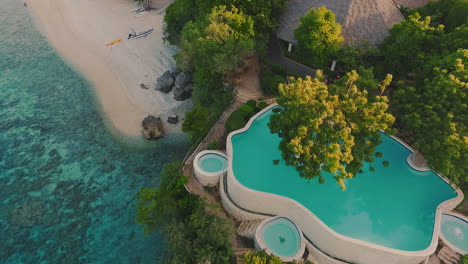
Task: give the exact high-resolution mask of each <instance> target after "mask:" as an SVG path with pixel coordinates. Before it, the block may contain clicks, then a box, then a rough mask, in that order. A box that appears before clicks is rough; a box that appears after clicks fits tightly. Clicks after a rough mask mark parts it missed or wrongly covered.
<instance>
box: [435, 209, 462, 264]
mask: <svg viewBox="0 0 468 264" xmlns="http://www.w3.org/2000/svg"><path fill="white" fill-rule="evenodd" d="M440 233H441V238H442V240H443V241H444V243H445V244H447V245H448V246H450V247H451V248H452V250H454V251H456V252H457V253H459V254H462V255H465V254H468V220H467V219H466V217H464V216H462V215H459V214H452V213H450V214H442V219H441V223H440ZM447 242H448V243H447Z"/></svg>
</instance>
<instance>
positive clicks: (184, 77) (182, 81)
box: [175, 72, 192, 88]
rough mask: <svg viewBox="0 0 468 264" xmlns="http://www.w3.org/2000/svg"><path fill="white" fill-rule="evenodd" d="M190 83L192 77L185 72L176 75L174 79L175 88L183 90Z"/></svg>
mask: <svg viewBox="0 0 468 264" xmlns="http://www.w3.org/2000/svg"><path fill="white" fill-rule="evenodd" d="M190 83H192V76H191V75H190V74H188V73H186V72H181V73H179V74H177V76H176V78H175V88H177V87H179V88H184V87H185V86H187V85H189V84H190Z"/></svg>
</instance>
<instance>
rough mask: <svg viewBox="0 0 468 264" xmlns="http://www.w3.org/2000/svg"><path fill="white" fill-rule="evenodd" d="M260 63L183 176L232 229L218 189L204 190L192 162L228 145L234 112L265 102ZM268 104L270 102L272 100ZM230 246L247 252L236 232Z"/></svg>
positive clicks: (241, 82)
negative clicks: (250, 103) (216, 145)
mask: <svg viewBox="0 0 468 264" xmlns="http://www.w3.org/2000/svg"><path fill="white" fill-rule="evenodd" d="M259 74H260V63H259V60H258V58H257V57H254V58H253V59H252V60H251V61H250V63H249V66H248V67H247V69H246V71H245V72H244V73H242V75H241V76H240V80H239V86H238V87H237V88H236V89H235V90H234V94H233V101H232V103H231V105H230V106H229V107H228V108H227V109H226V110H225V111H224V113H223V114H222V115H221V116H220V118H219V120H218V121H217V122H216V123H215V124H214V125H213V127H212V128H211V130H210V131H209V132H208V135H207V136H206V137H205V138H204V139H203V140H202V142H201V143H200V144H199V145H198V147H197V148H196V149H195V151H194V152H193V154H192V155H191V156H190V157H189V158H188V159H187V161H186V162H185V166H184V168H183V173H184V175H185V176H187V177H188V178H189V181H188V183H187V188H188V190H189V191H190V192H192V193H194V194H197V195H199V196H200V197H202V198H204V199H205V201H206V202H207V205H208V206H207V208H206V210H207V212H210V213H212V214H215V215H217V216H219V217H221V218H224V219H226V220H227V221H228V223H230V224H231V225H232V227H233V228H235V227H236V224H235V221H234V219H233V218H231V217H230V216H229V215H228V214H227V213H226V212H225V211H224V208H223V207H222V205H221V200H220V197H219V193H218V190H217V188H213V189H212V190H211V191H210V192H208V191H207V190H205V189H204V188H203V186H202V185H201V184H200V182H198V180H197V179H196V178H195V177H194V176H193V159H194V158H195V155H196V154H197V153H198V152H200V151H202V150H205V149H207V148H208V145H209V144H210V143H211V142H212V141H217V142H218V143H220V144H221V145H222V146H224V144H222V143H224V142H225V141H226V136H227V135H226V133H225V132H226V121H227V119H228V118H229V116H230V115H231V113H232V112H234V111H235V110H237V109H239V108H240V107H241V106H242V105H243V104H244V103H245V102H247V101H248V100H251V99H254V100H261V99H263V93H262V90H261V88H260V79H259ZM268 101H271V99H269V100H268ZM229 240H230V242H231V243H232V245H233V247H234V248H245V247H246V245H245V244H244V243H243V242H242V241H241V240H240V239H238V237H237V235H236V232H235V230H233V232H232V233H231V235H230V237H229Z"/></svg>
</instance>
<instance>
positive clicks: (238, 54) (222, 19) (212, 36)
mask: <svg viewBox="0 0 468 264" xmlns="http://www.w3.org/2000/svg"><path fill="white" fill-rule="evenodd" d="M253 35H254V31H253V20H252V18H250V17H249V16H247V15H245V14H244V13H242V12H240V11H239V10H238V9H237V8H235V7H231V8H230V10H228V9H227V7H226V6H217V7H214V8H213V9H212V10H211V13H210V14H208V15H207V17H206V19H204V20H202V21H199V22H192V21H189V22H188V23H187V24H186V25H185V27H184V30H183V32H182V41H181V43H180V48H181V51H180V53H179V54H177V56H176V60H177V65H178V66H179V67H180V68H181V69H183V70H191V69H209V70H210V71H211V72H212V73H217V74H226V73H229V72H232V71H234V70H235V69H236V68H237V67H239V65H241V64H242V63H243V62H244V61H245V59H246V58H247V57H248V56H249V55H250V54H252V52H253V49H254V46H255V43H254V40H253Z"/></svg>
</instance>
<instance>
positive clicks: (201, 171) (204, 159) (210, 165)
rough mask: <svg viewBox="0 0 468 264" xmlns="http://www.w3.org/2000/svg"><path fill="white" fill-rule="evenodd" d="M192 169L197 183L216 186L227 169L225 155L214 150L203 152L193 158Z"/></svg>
mask: <svg viewBox="0 0 468 264" xmlns="http://www.w3.org/2000/svg"><path fill="white" fill-rule="evenodd" d="M193 169H194V173H195V176H196V177H197V179H198V181H199V182H200V183H201V184H202V185H204V186H206V185H209V186H213V185H216V184H218V182H219V177H221V176H222V175H223V174H224V173H225V172H226V169H227V158H226V155H225V154H224V153H222V152H220V151H216V150H204V151H201V152H200V153H198V154H197V155H196V156H195V159H194V161H193Z"/></svg>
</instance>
